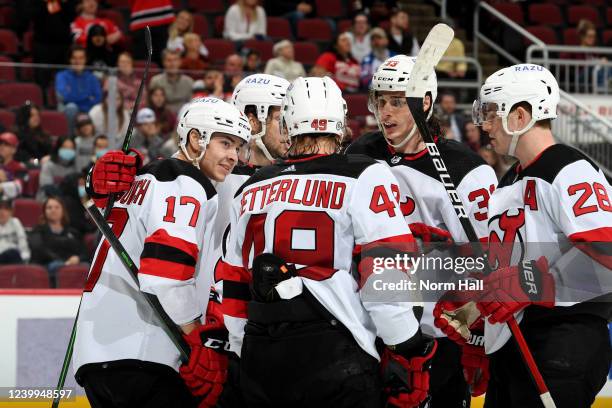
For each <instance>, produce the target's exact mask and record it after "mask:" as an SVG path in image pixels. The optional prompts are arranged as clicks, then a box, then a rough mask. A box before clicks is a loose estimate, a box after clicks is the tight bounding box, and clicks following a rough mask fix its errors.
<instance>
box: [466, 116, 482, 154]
mask: <svg viewBox="0 0 612 408" xmlns="http://www.w3.org/2000/svg"><path fill="white" fill-rule="evenodd" d="M463 135H464V136H465V144H467V145H468V146H469V147H470V149H472V150H473V151H475V152H478V151H479V150H480V148H481V147H482V146H483V145H484V144H485V143H483V139H484V138H483V135H482V133H481V131H480V127H479V126H476V125H475V124H474V122H472V121H471V120H467V121H465V124H464V125H463Z"/></svg>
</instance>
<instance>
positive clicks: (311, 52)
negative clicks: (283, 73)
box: [293, 42, 320, 65]
mask: <svg viewBox="0 0 612 408" xmlns="http://www.w3.org/2000/svg"><path fill="white" fill-rule="evenodd" d="M293 47H294V49H295V60H296V61H299V62H301V63H302V64H306V65H313V64H314V63H315V62H317V58H319V54H320V53H319V47H317V45H316V44H313V43H309V42H296V43H294V44H293Z"/></svg>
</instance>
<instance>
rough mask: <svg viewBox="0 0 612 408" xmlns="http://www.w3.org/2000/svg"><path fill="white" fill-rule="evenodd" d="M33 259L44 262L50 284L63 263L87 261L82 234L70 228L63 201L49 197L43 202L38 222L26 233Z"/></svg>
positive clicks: (52, 284)
mask: <svg viewBox="0 0 612 408" xmlns="http://www.w3.org/2000/svg"><path fill="white" fill-rule="evenodd" d="M29 244H30V249H31V251H32V262H33V263H38V264H41V265H45V266H46V267H47V270H48V271H49V281H50V285H51V287H55V286H56V275H57V270H58V269H59V268H60V267H62V266H64V265H76V264H78V263H80V262H86V261H87V250H86V248H85V244H84V243H83V240H82V237H81V235H80V234H79V233H78V232H77V231H76V230H75V229H73V228H71V227H70V220H69V219H68V213H67V211H66V206H65V204H64V202H63V200H62V199H61V198H59V197H49V198H47V199H46V200H45V202H44V203H43V211H42V215H41V219H40V223H39V225H37V226H36V227H35V228H34V229H33V230H32V232H31V233H30V235H29Z"/></svg>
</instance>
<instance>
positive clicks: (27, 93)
mask: <svg viewBox="0 0 612 408" xmlns="http://www.w3.org/2000/svg"><path fill="white" fill-rule="evenodd" d="M28 100H29V101H32V103H35V104H36V105H39V106H42V104H43V98H42V91H41V90H40V87H39V86H38V85H36V84H35V83H30V82H12V83H8V84H3V85H2V86H0V103H1V104H3V105H4V106H6V107H9V108H15V107H18V106H21V105H23V103H24V102H25V101H28Z"/></svg>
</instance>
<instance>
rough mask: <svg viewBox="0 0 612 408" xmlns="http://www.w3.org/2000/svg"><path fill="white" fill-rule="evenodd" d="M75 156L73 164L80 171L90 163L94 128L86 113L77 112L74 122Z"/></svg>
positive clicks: (92, 152)
mask: <svg viewBox="0 0 612 408" xmlns="http://www.w3.org/2000/svg"><path fill="white" fill-rule="evenodd" d="M74 134H75V136H76V137H75V139H74V143H75V146H76V158H75V159H74V160H75V166H76V169H77V171H81V170H83V169H84V168H86V167H88V166H89V165H90V164H91V156H93V154H94V146H93V142H94V138H95V128H94V125H93V122H92V121H91V118H90V117H89V115H88V114H86V113H79V115H78V116H77V118H76V123H75V131H74Z"/></svg>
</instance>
